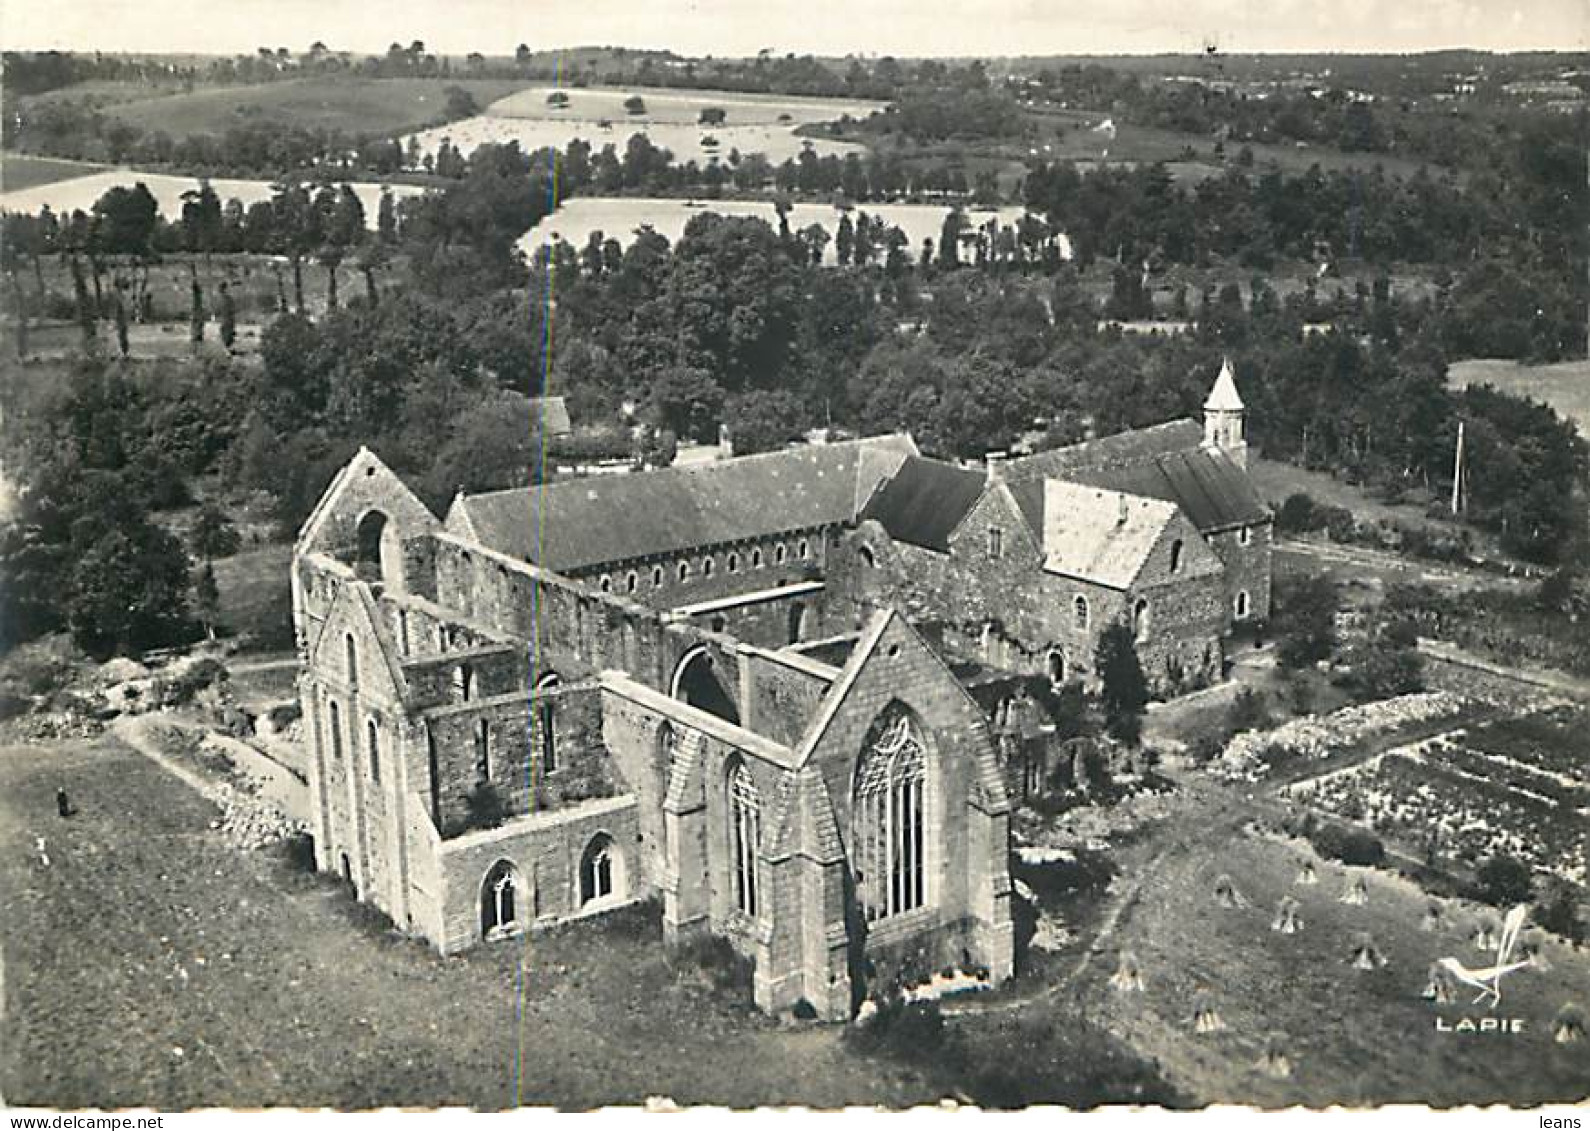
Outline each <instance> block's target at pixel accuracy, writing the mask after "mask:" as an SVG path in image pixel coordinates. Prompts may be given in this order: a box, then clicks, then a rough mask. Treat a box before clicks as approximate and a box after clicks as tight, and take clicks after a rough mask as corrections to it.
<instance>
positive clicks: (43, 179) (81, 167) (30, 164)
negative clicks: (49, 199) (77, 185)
mask: <svg viewBox="0 0 1590 1131" xmlns="http://www.w3.org/2000/svg"><path fill="white" fill-rule="evenodd" d="M104 168H105V166H103V165H90V164H88V163H87V162H86V161H62V160H58V159H57V158H54V157H32V156H29V155H28V154H25V153H0V194H4V193H9V192H16V191H18V190H20V189H30V188H36V187H38V186H39V185H49V184H55V183H56V182H58V181H69V180H71V179H72V178H74V177H86V176H88V175H89V174H91V173H98V172H101V171H102V170H103V169H104Z"/></svg>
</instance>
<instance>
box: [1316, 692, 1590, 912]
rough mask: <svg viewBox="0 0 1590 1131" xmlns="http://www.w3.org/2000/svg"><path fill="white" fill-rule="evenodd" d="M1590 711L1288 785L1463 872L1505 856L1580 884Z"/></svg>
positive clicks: (1479, 732)
mask: <svg viewBox="0 0 1590 1131" xmlns="http://www.w3.org/2000/svg"><path fill="white" fill-rule="evenodd" d="M1586 722H1590V713H1587V712H1586V711H1585V710H1584V709H1582V708H1575V707H1568V706H1559V707H1556V708H1551V709H1548V710H1545V711H1541V712H1537V713H1535V714H1531V715H1525V716H1522V717H1520V718H1517V719H1506V720H1500V721H1497V722H1493V723H1489V724H1486V725H1484V726H1480V727H1475V728H1472V729H1459V730H1454V731H1452V732H1450V733H1448V734H1444V735H1438V736H1436V737H1433V738H1429V739H1426V740H1424V741H1421V742H1417V743H1413V744H1411V745H1408V746H1402V747H1398V748H1396V749H1393V750H1389V751H1386V752H1385V753H1384V754H1381V755H1378V756H1376V757H1375V758H1373V759H1371V760H1370V761H1368V762H1365V763H1363V764H1361V765H1358V766H1353V767H1350V768H1347V769H1344V770H1340V771H1337V772H1335V773H1331V774H1326V775H1324V776H1322V777H1319V778H1315V779H1313V780H1311V781H1306V782H1301V783H1298V784H1297V785H1294V786H1291V787H1290V788H1289V789H1288V794H1289V796H1291V797H1294V798H1296V799H1298V800H1301V801H1304V802H1306V803H1307V804H1309V805H1311V806H1313V807H1315V808H1318V809H1323V810H1325V811H1326V812H1329V813H1333V814H1335V815H1337V816H1339V817H1343V818H1345V819H1347V820H1352V821H1358V822H1362V823H1365V824H1367V825H1369V826H1371V827H1373V828H1374V829H1376V830H1377V831H1379V832H1382V833H1384V834H1385V835H1386V836H1388V837H1390V838H1391V839H1392V840H1394V841H1397V842H1398V843H1400V844H1402V845H1403V846H1405V847H1407V848H1410V849H1412V850H1416V851H1417V850H1422V851H1425V852H1427V853H1430V854H1432V855H1434V856H1438V857H1441V858H1445V859H1449V860H1452V861H1455V862H1457V863H1459V864H1461V865H1462V866H1464V867H1469V868H1472V867H1476V866H1477V865H1479V864H1480V863H1481V862H1483V861H1484V860H1485V859H1486V858H1488V857H1491V856H1497V855H1507V856H1512V857H1515V858H1517V859H1519V860H1522V861H1524V862H1525V863H1526V864H1528V865H1530V866H1531V867H1532V868H1534V869H1536V870H1537V871H1541V872H1547V873H1550V874H1552V875H1555V876H1559V877H1561V878H1562V879H1565V880H1568V881H1570V882H1572V883H1576V884H1583V883H1584V882H1585V880H1586V876H1587V865H1590V766H1587V764H1586V760H1585V746H1584V739H1583V738H1582V737H1581V736H1582V735H1583V734H1584V733H1585V732H1584V726H1585V723H1586Z"/></svg>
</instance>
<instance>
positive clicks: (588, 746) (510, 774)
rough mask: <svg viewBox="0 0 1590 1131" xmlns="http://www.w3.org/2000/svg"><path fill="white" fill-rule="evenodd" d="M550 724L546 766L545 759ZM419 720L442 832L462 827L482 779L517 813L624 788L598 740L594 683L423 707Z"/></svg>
mask: <svg viewBox="0 0 1590 1131" xmlns="http://www.w3.org/2000/svg"><path fill="white" fill-rule="evenodd" d="M549 723H550V725H551V731H550V733H551V736H552V742H551V748H550V750H551V754H552V763H553V768H552V769H551V770H548V769H547V767H546V764H545V763H546V755H547V753H548V746H547V733H548V731H547V728H548V724H549ZM424 725H425V732H426V736H427V737H426V741H427V744H428V745H427V760H428V761H430V763H431V766H432V767H434V771H430V770H428V772H427V779H428V780H434V783H435V784H434V787H433V793H432V802H433V819H434V820H435V822H436V825H437V828H438V829H439V830H440V831H441V833H442V835H443V836H444V837H450V836H454V835H457V834H458V833H460V832H461V831H462V830H463V829H464V828H466V827H467V825H468V818H469V802H468V798H469V795H470V794H471V793H472V792H474V790H475V789H476V788H477V787H478V786H480V785H481V784H482V783H483V782H488V781H489V782H490V783H491V785H492V786H493V787H494V788H495V789H496V792H497V795H498V796H499V797H500V798H501V799H502V801H503V803H504V804H505V805H506V807H507V809H508V811H509V812H510V813H512V814H515V815H518V814H525V813H539V812H548V811H553V810H558V809H562V808H566V807H567V806H569V805H573V804H576V803H578V802H580V801H586V800H589V799H591V798H600V797H612V796H614V795H615V794H618V793H620V792H624V791H625V786H624V782H623V780H622V778H620V777H619V775H618V774H617V773H616V772H615V769H614V767H613V764H612V760H611V759H610V758H609V757H608V754H607V750H606V747H605V746H604V745H603V742H602V705H601V697H600V694H599V692H598V691H597V689H596V687H595V685H594V684H576V685H565V686H559V687H556V688H548V689H545V690H542V691H539V692H536V693H534V694H526V693H524V692H522V691H521V692H515V693H511V694H508V695H502V696H498V697H496V698H492V699H483V700H476V701H472V702H470V703H465V704H458V705H454V706H449V707H443V708H439V709H437V710H434V711H431V712H429V713H428V714H427V715H426V716H425V719H424ZM483 766H484V769H485V770H486V773H485V774H484V775H483V774H482V773H481V770H482V768H483ZM432 773H434V778H432Z"/></svg>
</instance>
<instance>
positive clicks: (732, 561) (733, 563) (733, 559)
mask: <svg viewBox="0 0 1590 1131" xmlns="http://www.w3.org/2000/svg"><path fill="white" fill-rule="evenodd" d="M729 572H730V573H739V572H740V555H739V554H736V553H734V552H732V551H731V552H730V553H729Z"/></svg>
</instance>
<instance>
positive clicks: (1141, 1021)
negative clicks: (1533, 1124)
mask: <svg viewBox="0 0 1590 1131" xmlns="http://www.w3.org/2000/svg"><path fill="white" fill-rule="evenodd" d="M1178 845H1179V847H1178ZM1305 859H1313V854H1312V852H1311V850H1309V849H1308V848H1306V847H1304V846H1301V845H1296V844H1293V843H1291V842H1283V841H1278V840H1272V839H1269V838H1265V837H1257V836H1250V835H1244V834H1236V835H1233V836H1231V837H1229V838H1225V837H1220V838H1211V837H1209V836H1208V829H1207V827H1206V826H1200V827H1197V828H1194V827H1193V826H1191V825H1187V826H1185V827H1184V829H1183V830H1182V834H1181V840H1180V841H1179V842H1173V843H1172V846H1171V850H1170V851H1168V852H1166V853H1165V854H1163V855H1162V856H1161V857H1160V858H1159V859H1158V860H1157V861H1156V862H1155V866H1154V867H1152V868H1147V869H1144V872H1143V875H1144V882H1143V887H1142V889H1141V891H1140V893H1139V896H1138V898H1137V900H1136V901H1135V903H1134V904H1133V905H1132V908H1131V909H1130V911H1128V913H1127V914H1126V915H1124V916H1123V917H1122V919H1121V922H1120V927H1119V931H1118V934H1117V935H1116V937H1115V938H1113V939H1112V940H1111V945H1110V948H1109V953H1108V954H1101V955H1100V956H1099V958H1098V960H1097V961H1095V962H1094V964H1093V965H1092V967H1091V969H1090V970H1089V972H1088V974H1087V976H1086V978H1085V980H1084V981H1085V984H1084V985H1082V986H1079V987H1078V991H1079V992H1080V993H1081V994H1082V995H1084V998H1085V1001H1086V1003H1087V1007H1088V1010H1089V1012H1090V1014H1091V1015H1093V1016H1095V1017H1096V1018H1098V1019H1100V1020H1101V1021H1103V1022H1104V1023H1105V1025H1106V1027H1107V1028H1109V1029H1111V1030H1112V1031H1114V1032H1116V1033H1117V1034H1118V1035H1120V1036H1121V1037H1123V1038H1124V1039H1125V1040H1126V1041H1127V1042H1128V1043H1130V1044H1131V1045H1132V1046H1133V1047H1135V1048H1136V1049H1138V1051H1139V1052H1141V1053H1143V1054H1145V1055H1150V1056H1153V1057H1154V1058H1156V1059H1157V1060H1158V1061H1159V1063H1160V1064H1161V1065H1162V1067H1163V1068H1164V1070H1165V1071H1166V1073H1167V1075H1168V1076H1169V1078H1170V1079H1171V1080H1172V1082H1173V1083H1176V1084H1179V1085H1182V1086H1184V1087H1186V1088H1188V1089H1189V1090H1190V1091H1192V1092H1194V1093H1195V1094H1196V1096H1197V1098H1198V1099H1199V1100H1200V1101H1203V1102H1226V1103H1247V1104H1253V1103H1257V1104H1260V1105H1263V1106H1266V1107H1275V1106H1284V1105H1290V1104H1304V1105H1307V1106H1310V1107H1323V1106H1326V1105H1328V1104H1344V1105H1347V1106H1351V1107H1359V1106H1369V1105H1373V1104H1384V1103H1397V1102H1417V1103H1429V1104H1431V1105H1433V1106H1439V1107H1446V1106H1451V1105H1456V1104H1464V1103H1511V1104H1514V1105H1527V1104H1536V1103H1542V1102H1547V1101H1576V1100H1581V1099H1584V1098H1585V1097H1586V1096H1590V1060H1587V1059H1586V1058H1585V1055H1584V1051H1583V1049H1584V1046H1583V1044H1582V1043H1581V1044H1577V1045H1574V1044H1567V1045H1562V1044H1557V1043H1556V1042H1555V1041H1554V1040H1553V1021H1554V1019H1555V1017H1556V1015H1557V1012H1558V1011H1559V1010H1560V1009H1562V1008H1563V1007H1564V1006H1565V1005H1567V1004H1569V1003H1577V1004H1579V1005H1581V1006H1582V1005H1584V1004H1585V1003H1586V1002H1590V958H1587V956H1586V954H1585V953H1584V952H1583V951H1574V950H1571V949H1570V948H1568V947H1566V946H1565V945H1561V944H1559V943H1557V942H1555V941H1546V942H1544V944H1543V945H1544V947H1545V953H1546V956H1547V959H1548V962H1549V969H1530V970H1523V971H1520V972H1518V973H1516V974H1514V975H1513V976H1511V977H1509V978H1507V979H1506V980H1505V981H1504V983H1503V988H1504V997H1503V1001H1502V1003H1501V1006H1500V1007H1499V1009H1498V1010H1496V1012H1495V1014H1494V1015H1495V1016H1503V1017H1517V1018H1522V1019H1523V1020H1524V1032H1522V1033H1518V1034H1509V1035H1507V1036H1494V1035H1491V1036H1484V1037H1482V1036H1478V1035H1470V1034H1461V1033H1444V1032H1438V1031H1437V1029H1436V1019H1437V1017H1441V1018H1443V1019H1444V1021H1445V1022H1446V1023H1447V1024H1449V1025H1453V1024H1456V1022H1457V1020H1458V1019H1459V1018H1462V1017H1465V1016H1474V1017H1481V1016H1488V1015H1491V1014H1489V1013H1488V1011H1487V1010H1486V1009H1485V1008H1484V1007H1482V1006H1476V1005H1473V1004H1472V998H1473V996H1474V995H1473V993H1472V992H1466V993H1465V992H1461V991H1460V992H1459V993H1458V994H1457V995H1456V997H1455V998H1454V1001H1453V1004H1451V1005H1443V1006H1437V1005H1434V1004H1433V1003H1431V1002H1429V1001H1426V1000H1425V998H1424V997H1423V996H1422V995H1423V992H1424V989H1425V987H1426V986H1427V984H1428V980H1429V969H1430V966H1431V965H1432V964H1433V963H1434V962H1436V960H1437V959H1439V958H1442V957H1446V956H1449V955H1450V956H1454V957H1457V958H1459V959H1460V960H1461V961H1463V962H1464V963H1466V964H1467V965H1469V966H1474V967H1478V966H1482V965H1485V964H1487V962H1488V961H1491V960H1493V959H1494V954H1486V953H1484V952H1481V951H1479V950H1478V949H1476V948H1475V947H1474V946H1473V944H1472V941H1471V933H1472V931H1473V929H1474V928H1475V926H1476V925H1477V924H1478V923H1479V921H1480V914H1481V911H1480V909H1479V908H1477V907H1475V906H1474V905H1469V904H1463V903H1461V902H1459V901H1440V905H1441V908H1442V925H1441V926H1440V927H1439V929H1437V930H1433V931H1424V930H1421V921H1422V919H1423V917H1424V915H1425V911H1426V909H1427V907H1428V906H1429V905H1430V903H1431V900H1430V899H1429V898H1428V897H1426V896H1425V895H1424V894H1423V893H1421V892H1420V891H1419V890H1418V889H1417V888H1416V887H1414V886H1413V885H1412V884H1410V883H1408V882H1406V881H1404V880H1401V879H1399V878H1396V877H1392V876H1389V875H1386V874H1384V873H1378V872H1369V871H1366V870H1364V869H1358V868H1347V867H1345V866H1341V865H1337V864H1333V863H1324V862H1318V861H1316V863H1315V867H1316V869H1317V877H1318V881H1319V882H1318V883H1317V884H1316V885H1313V886H1304V885H1299V884H1298V883H1297V882H1296V879H1297V876H1298V873H1299V869H1300V866H1301V865H1302V863H1303V861H1304V860H1305ZM1222 874H1226V875H1229V876H1230V877H1231V879H1232V880H1233V881H1234V884H1235V887H1236V890H1237V892H1238V893H1239V894H1240V895H1241V897H1242V898H1243V900H1244V901H1245V905H1244V906H1241V907H1223V906H1221V905H1220V904H1219V902H1217V900H1216V899H1215V898H1214V891H1215V887H1216V884H1217V881H1218V879H1219V877H1220V876H1221V875H1222ZM1357 878H1362V879H1363V880H1364V882H1365V883H1366V885H1367V889H1368V901H1367V903H1365V904H1363V905H1361V906H1359V905H1351V904H1347V903H1343V902H1341V899H1340V897H1341V896H1342V894H1343V893H1344V892H1345V891H1346V890H1347V889H1348V887H1349V886H1350V885H1351V883H1352V882H1353V880H1355V879H1357ZM1283 896H1291V897H1292V898H1294V899H1296V900H1298V902H1299V904H1300V905H1301V906H1300V914H1301V918H1302V922H1303V929H1302V931H1301V932H1300V933H1298V934H1292V935H1287V934H1281V933H1279V932H1276V931H1274V930H1272V929H1271V923H1272V920H1273V919H1274V917H1275V914H1276V910H1277V906H1278V904H1279V902H1280V900H1281V898H1282V897H1283ZM1360 932H1368V933H1369V934H1370V935H1371V937H1372V939H1373V942H1374V944H1375V946H1376V947H1377V948H1378V949H1379V951H1380V952H1382V956H1383V957H1384V958H1385V959H1386V964H1385V965H1384V966H1382V967H1379V968H1376V969H1358V968H1356V967H1355V966H1354V965H1353V957H1354V942H1355V938H1356V937H1357V936H1358V935H1359V933H1360ZM1541 938H1544V936H1541ZM1120 951H1130V952H1132V953H1133V954H1135V955H1136V957H1137V959H1138V962H1139V964H1140V968H1141V972H1142V977H1143V981H1144V989H1143V991H1142V992H1140V993H1133V992H1123V991H1121V990H1118V989H1116V988H1114V987H1112V986H1111V985H1110V984H1109V978H1110V976H1111V975H1112V974H1113V973H1114V972H1115V971H1116V968H1117V955H1118V953H1119V952H1120ZM1200 999H1201V1000H1203V1001H1206V1002H1207V1003H1208V1004H1209V1005H1210V1006H1211V1007H1212V1008H1213V1009H1214V1010H1215V1012H1216V1013H1218V1015H1219V1017H1220V1019H1221V1021H1222V1022H1223V1023H1224V1026H1225V1027H1224V1029H1223V1030H1221V1031H1218V1032H1202V1033H1200V1032H1197V1031H1195V1029H1194V1027H1193V1024H1192V1018H1193V1013H1194V1010H1195V1008H1196V1005H1195V1003H1197V1002H1198V1001H1199V1000H1200ZM1272 1044H1273V1046H1274V1048H1276V1049H1277V1050H1279V1051H1280V1052H1282V1053H1283V1054H1284V1055H1285V1057H1286V1059H1287V1061H1288V1062H1289V1067H1290V1073H1289V1075H1286V1076H1284V1077H1277V1076H1274V1075H1271V1074H1270V1073H1269V1072H1267V1071H1265V1069H1264V1068H1263V1067H1262V1066H1261V1058H1262V1057H1263V1055H1264V1053H1265V1050H1266V1048H1267V1046H1270V1045H1272Z"/></svg>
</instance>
